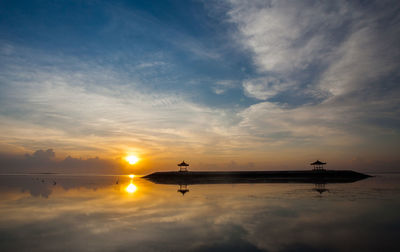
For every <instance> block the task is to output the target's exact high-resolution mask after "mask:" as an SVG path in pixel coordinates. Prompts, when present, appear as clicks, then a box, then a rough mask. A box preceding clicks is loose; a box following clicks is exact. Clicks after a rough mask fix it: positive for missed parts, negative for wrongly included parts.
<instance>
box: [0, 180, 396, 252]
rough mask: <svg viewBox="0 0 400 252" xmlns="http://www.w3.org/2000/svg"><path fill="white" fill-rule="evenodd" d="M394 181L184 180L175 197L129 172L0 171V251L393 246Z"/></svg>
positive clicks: (171, 188)
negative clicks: (318, 185)
mask: <svg viewBox="0 0 400 252" xmlns="http://www.w3.org/2000/svg"><path fill="white" fill-rule="evenodd" d="M398 182H400V176H398V175H394V176H393V175H391V176H386V175H385V176H381V177H375V178H371V179H367V180H363V181H359V182H356V183H350V184H328V185H326V188H327V189H328V190H329V191H326V192H323V193H322V194H320V193H319V192H317V191H315V190H313V189H314V185H312V184H311V185H310V184H228V185H190V186H188V189H190V191H189V192H187V193H185V195H182V194H181V193H179V192H177V190H178V189H179V186H175V185H157V184H153V183H151V182H148V181H145V180H143V179H140V178H136V177H135V178H133V179H132V178H129V177H128V176H121V177H119V178H118V177H117V176H95V177H93V176H92V177H90V176H85V177H77V176H56V175H41V176H0V195H1V199H0V250H1V251H32V250H36V251H54V250H68V251H81V250H87V251H293V250H295V251H297V250H304V251H310V250H311V251H312V250H325V251H337V250H363V251H377V250H381V251H383V250H392V251H394V250H398V249H399V245H398V244H397V236H398V234H399V233H400V197H399V196H400V185H399V183H398ZM130 184H132V185H134V186H135V187H136V190H135V191H134V192H131V193H130V192H128V191H127V190H126V188H127V187H128V186H129V185H130Z"/></svg>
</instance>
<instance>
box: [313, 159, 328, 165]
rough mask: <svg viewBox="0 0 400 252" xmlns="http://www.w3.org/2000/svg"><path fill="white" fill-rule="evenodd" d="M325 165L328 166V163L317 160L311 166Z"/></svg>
mask: <svg viewBox="0 0 400 252" xmlns="http://www.w3.org/2000/svg"><path fill="white" fill-rule="evenodd" d="M324 164H326V163H324V162H321V161H319V160H317V161H315V162H314V163H311V164H310V165H324Z"/></svg>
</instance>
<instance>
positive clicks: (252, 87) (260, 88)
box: [243, 77, 291, 100]
mask: <svg viewBox="0 0 400 252" xmlns="http://www.w3.org/2000/svg"><path fill="white" fill-rule="evenodd" d="M289 86H291V84H290V83H288V82H285V81H283V80H279V79H277V78H273V77H264V78H258V79H249V80H245V81H244V82H243V89H244V93H245V94H246V95H247V96H249V97H254V98H256V99H259V100H267V99H268V98H271V97H273V96H275V95H276V94H278V93H279V92H281V91H283V90H285V89H287V88H288V87H289Z"/></svg>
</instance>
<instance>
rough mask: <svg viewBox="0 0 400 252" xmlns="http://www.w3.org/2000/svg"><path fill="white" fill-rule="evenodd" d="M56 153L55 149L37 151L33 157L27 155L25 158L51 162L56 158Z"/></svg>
mask: <svg viewBox="0 0 400 252" xmlns="http://www.w3.org/2000/svg"><path fill="white" fill-rule="evenodd" d="M55 155H56V154H55V152H54V151H53V149H48V150H46V151H44V150H37V151H35V152H34V153H33V154H32V155H29V154H26V155H25V157H26V158H28V159H36V160H50V159H51V158H54V157H55Z"/></svg>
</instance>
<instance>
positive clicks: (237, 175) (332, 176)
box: [143, 170, 371, 185]
mask: <svg viewBox="0 0 400 252" xmlns="http://www.w3.org/2000/svg"><path fill="white" fill-rule="evenodd" d="M368 177H371V176H370V175H366V174H363V173H358V172H355V171H351V170H323V171H312V170H304V171H228V172H201V171H198V172H197V171H188V172H155V173H152V174H149V175H147V176H144V177H143V178H145V179H147V180H150V181H152V182H154V183H157V184H187V185H190V184H230V183H314V184H316V183H351V182H355V181H358V180H361V179H365V178H368Z"/></svg>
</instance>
